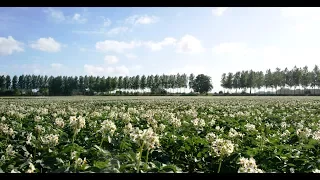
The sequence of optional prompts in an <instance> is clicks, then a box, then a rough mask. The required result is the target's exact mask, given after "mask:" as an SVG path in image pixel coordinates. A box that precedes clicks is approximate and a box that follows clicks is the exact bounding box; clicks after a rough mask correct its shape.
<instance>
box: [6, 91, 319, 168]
mask: <svg viewBox="0 0 320 180" xmlns="http://www.w3.org/2000/svg"><path fill="white" fill-rule="evenodd" d="M319 107H320V98H307V97H290V98H286V97H282V98H281V97H229V98H227V97H226V98H224V97H216V98H215V97H207V98H206V97H201V98H200V97H184V98H182V97H179V98H178V97H177V98H173V97H164V98H161V97H158V98H153V97H145V98H137V97H126V98H111V97H110V98H104V97H92V98H91V97H81V98H80V97H77V98H62V97H61V98H45V99H1V100H0V118H1V120H0V157H1V159H0V171H2V172H13V173H14V172H16V173H19V172H21V173H47V172H88V173H90V172H105V173H108V172H113V173H118V172H129V173H136V172H142V173H146V172H187V173H189V172H198V173H201V172H204V173H241V172H244V173H246V172H248V173H249V172H258V173H260V172H261V173H262V172H276V173H284V172H287V173H290V172H291V173H293V172H311V173H312V172H315V173H316V172H317V173H319V171H320V170H318V169H320V149H319V148H320V146H319V145H320V144H319V142H320V128H319V127H320V121H319V120H320V108H319Z"/></svg>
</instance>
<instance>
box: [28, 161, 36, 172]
mask: <svg viewBox="0 0 320 180" xmlns="http://www.w3.org/2000/svg"><path fill="white" fill-rule="evenodd" d="M35 170H36V168H35V167H34V165H33V164H32V163H31V162H29V169H28V170H27V171H26V173H34V171H35Z"/></svg>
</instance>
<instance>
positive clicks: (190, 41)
mask: <svg viewBox="0 0 320 180" xmlns="http://www.w3.org/2000/svg"><path fill="white" fill-rule="evenodd" d="M204 50H205V49H204V48H203V47H202V45H201V42H200V40H198V39H197V38H195V37H193V36H191V35H188V34H187V35H185V36H183V37H182V38H181V39H180V41H179V42H178V43H177V52H178V53H200V52H204Z"/></svg>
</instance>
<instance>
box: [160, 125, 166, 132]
mask: <svg viewBox="0 0 320 180" xmlns="http://www.w3.org/2000/svg"><path fill="white" fill-rule="evenodd" d="M165 128H166V125H164V124H160V125H159V127H158V131H160V132H163V131H164V129H165Z"/></svg>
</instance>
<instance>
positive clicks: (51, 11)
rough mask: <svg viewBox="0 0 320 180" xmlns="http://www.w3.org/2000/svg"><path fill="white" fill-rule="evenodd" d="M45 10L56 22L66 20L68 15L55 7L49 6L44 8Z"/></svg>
mask: <svg viewBox="0 0 320 180" xmlns="http://www.w3.org/2000/svg"><path fill="white" fill-rule="evenodd" d="M44 12H45V13H47V14H48V15H49V17H51V18H52V19H53V20H54V21H56V22H62V21H64V20H66V17H65V16H64V14H63V12H62V11H59V10H55V9H53V8H48V9H46V10H44Z"/></svg>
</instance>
